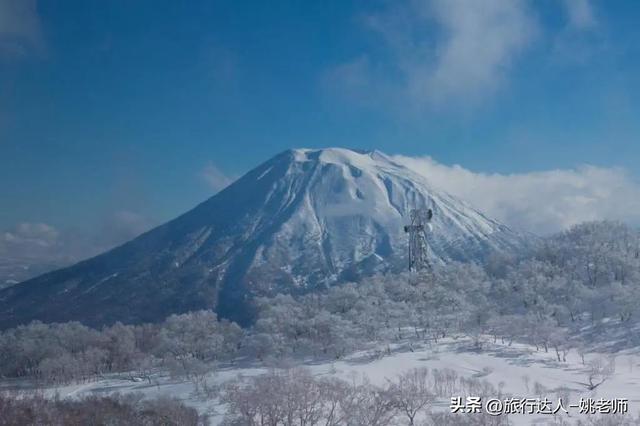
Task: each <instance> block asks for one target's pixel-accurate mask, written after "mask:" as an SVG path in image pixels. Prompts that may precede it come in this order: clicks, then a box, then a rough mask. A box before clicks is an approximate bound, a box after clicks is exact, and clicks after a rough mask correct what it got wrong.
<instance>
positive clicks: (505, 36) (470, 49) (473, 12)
mask: <svg viewBox="0 0 640 426" xmlns="http://www.w3.org/2000/svg"><path fill="white" fill-rule="evenodd" d="M429 6H430V9H431V11H432V16H433V18H434V19H435V21H436V22H437V24H438V26H439V27H440V30H441V33H440V35H439V37H438V44H437V47H436V48H435V52H434V53H435V57H434V62H433V63H432V64H431V63H423V62H418V63H412V64H410V66H409V67H408V68H407V70H406V72H407V77H408V82H409V88H410V90H411V92H412V94H414V95H416V96H419V97H420V98H428V99H431V100H432V101H435V102H438V103H440V102H444V101H446V100H447V99H448V98H449V97H456V98H463V99H465V98H466V99H468V98H469V97H472V98H478V97H482V96H484V95H486V94H490V93H492V92H494V91H495V90H496V89H497V88H498V87H499V86H500V85H501V84H503V82H504V81H505V79H506V78H507V73H508V71H509V68H510V66H511V65H512V63H513V61H514V60H515V58H516V57H517V56H518V55H519V54H520V52H521V51H522V50H523V49H524V48H525V47H526V46H527V45H528V44H529V43H530V42H531V40H532V39H533V35H534V33H535V24H534V21H533V20H532V18H531V16H530V15H531V13H530V11H529V10H528V7H527V3H526V2H525V1H522V0H508V1H506V0H487V1H482V2H478V1H468V0H435V1H431V2H430V4H429ZM427 16H428V15H427ZM425 23H426V22H425ZM419 47H420V48H421V49H425V48H429V46H428V45H424V46H419ZM409 54H410V53H409Z"/></svg>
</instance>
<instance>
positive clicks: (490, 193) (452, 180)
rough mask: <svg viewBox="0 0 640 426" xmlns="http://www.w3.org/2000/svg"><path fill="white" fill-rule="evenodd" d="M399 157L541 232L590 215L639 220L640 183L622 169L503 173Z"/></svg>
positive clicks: (504, 217) (513, 222) (496, 214)
mask: <svg viewBox="0 0 640 426" xmlns="http://www.w3.org/2000/svg"><path fill="white" fill-rule="evenodd" d="M394 158H395V159H396V160H397V161H399V162H400V163H402V164H404V165H405V166H407V167H409V168H410V169H412V170H414V171H416V172H418V173H421V174H423V175H424V176H426V177H427V179H428V180H429V181H430V182H431V183H432V184H433V185H434V187H436V188H442V189H444V190H445V191H447V192H449V193H450V194H452V195H454V196H457V197H459V198H461V199H463V200H465V201H467V202H469V203H470V204H472V205H474V206H475V207H477V208H479V209H480V210H481V211H483V212H485V213H486V214H487V215H488V216H490V217H492V218H495V219H497V220H500V221H502V222H503V223H505V224H507V225H509V226H512V227H515V228H518V229H523V230H527V231H530V232H533V233H535V234H538V235H545V234H549V233H553V232H556V231H559V230H562V229H565V228H567V227H570V226H572V225H575V224H578V223H580V222H584V221H590V220H601V219H611V220H621V221H624V222H627V223H631V224H640V184H639V183H638V182H636V181H634V180H633V178H632V177H631V176H630V175H629V174H628V173H627V172H625V171H624V170H623V169H619V168H604V167H595V166H582V167H579V168H577V169H566V170H549V171H543V172H533V173H522V174H510V175H503V174H487V173H478V172H473V171H470V170H468V169H465V168H463V167H461V166H458V165H454V166H447V165H443V164H440V163H438V162H436V161H434V160H433V159H431V158H429V157H423V158H412V157H405V156H395V157H394Z"/></svg>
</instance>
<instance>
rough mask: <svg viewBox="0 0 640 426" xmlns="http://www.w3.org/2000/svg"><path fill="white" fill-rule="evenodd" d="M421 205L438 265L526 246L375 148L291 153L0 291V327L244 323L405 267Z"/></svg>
mask: <svg viewBox="0 0 640 426" xmlns="http://www.w3.org/2000/svg"><path fill="white" fill-rule="evenodd" d="M423 207H428V208H432V209H433V211H434V217H433V226H434V231H433V233H432V235H431V239H430V251H431V254H432V260H433V261H434V262H446V261H448V260H451V259H455V260H478V259H482V258H484V257H486V256H487V255H489V254H490V253H493V252H496V251H497V252H512V251H514V250H517V249H519V248H520V247H521V246H522V245H523V243H524V241H525V238H524V237H523V236H521V235H520V234H518V233H515V232H513V231H511V230H510V229H509V228H507V227H506V226H504V225H502V224H500V223H498V222H496V221H494V220H492V219H489V218H487V217H486V216H484V215H483V214H482V213H480V212H479V211H477V210H475V209H474V208H472V207H471V206H469V205H467V204H466V203H464V202H463V201H460V200H458V199H456V198H455V197H453V196H451V195H449V194H447V193H445V192H444V191H441V190H439V189H437V188H433V187H432V186H431V185H430V184H429V182H428V181H427V179H426V178H425V177H424V176H422V175H420V174H418V173H415V172H413V171H411V170H410V169H408V168H407V167H404V166H402V165H401V164H398V163H396V162H394V161H393V160H392V159H391V158H390V157H388V156H386V155H385V154H383V153H381V152H379V151H371V152H363V151H353V150H348V149H342V148H328V149H295V150H289V151H285V152H283V153H281V154H279V155H277V156H275V157H274V158H272V159H271V160H268V161H267V162H265V163H263V164H262V165H260V166H258V167H256V168H255V169H253V170H251V171H250V172H248V173H247V174H246V175H244V176H243V177H242V178H240V179H238V180H237V181H236V182H234V183H233V184H231V185H230V186H229V187H227V188H226V189H224V190H223V191H221V192H220V193H218V194H216V195H215V196H213V197H211V198H210V199H208V200H207V201H205V202H203V203H202V204H200V205H198V206H197V207H196V208H194V209H193V210H191V211H189V212H187V213H185V214H184V215H182V216H180V217H178V218H176V219H174V220H172V221H170V222H168V223H166V224H164V225H162V226H159V227H157V228H155V229H152V230H151V231H149V232H147V233H145V234H143V235H141V236H139V237H138V238H136V239H134V240H132V241H130V242H128V243H126V244H124V245H122V246H120V247H117V248H115V249H113V250H111V251H109V252H107V253H105V254H102V255H100V256H97V257H94V258H92V259H89V260H86V261H84V262H80V263H79V264H77V265H74V266H72V267H69V268H66V269H62V270H58V271H54V272H52V273H49V274H45V275H43V276H40V277H37V278H34V279H32V280H29V281H26V282H24V283H21V284H19V285H16V286H13V287H11V288H8V289H5V290H3V291H0V325H1V326H2V327H3V328H4V327H7V326H11V325H15V324H17V323H22V322H24V321H28V320H31V319H41V320H44V321H63V320H64V321H66V320H72V319H75V320H80V321H83V322H86V323H88V324H94V325H96V324H103V323H111V322H114V321H123V322H141V321H157V320H160V319H162V318H164V317H165V316H166V315H168V314H170V313H174V312H184V311H187V310H194V309H203V308H204V309H215V310H216V311H217V312H218V313H219V314H220V315H222V316H224V317H227V318H231V319H234V320H239V321H241V322H243V321H244V322H247V321H250V310H251V309H250V306H251V299H252V298H253V297H255V296H261V295H273V294H275V293H278V292H285V293H299V292H306V291H312V290H314V289H316V288H322V287H325V286H328V285H333V284H335V283H338V282H342V281H349V280H358V279H359V278H360V277H362V276H366V275H370V274H373V273H377V272H387V271H401V270H404V269H406V266H407V258H406V257H407V256H406V254H407V235H406V234H405V233H404V230H403V226H404V225H405V224H407V223H408V220H409V219H408V217H409V212H410V211H411V209H413V208H423ZM70 300H73V301H74V303H73V304H72V306H69V301H70ZM125 301H126V303H125ZM63 307H64V309H63Z"/></svg>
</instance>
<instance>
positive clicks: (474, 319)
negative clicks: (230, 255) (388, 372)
mask: <svg viewBox="0 0 640 426" xmlns="http://www.w3.org/2000/svg"><path fill="white" fill-rule="evenodd" d="M639 311H640V233H639V232H638V231H636V230H634V229H631V228H629V227H627V226H625V225H622V224H619V223H612V222H598V223H587V224H583V225H579V226H576V227H574V228H572V229H570V230H568V231H566V232H563V233H561V234H559V235H556V236H553V237H550V238H547V239H544V240H541V241H540V243H539V244H538V246H537V248H536V249H535V250H533V251H532V252H531V253H528V254H527V255H523V256H520V257H513V258H509V257H504V256H503V257H493V258H491V259H489V260H488V261H487V262H486V264H484V265H478V264H472V263H449V264H447V265H446V266H442V267H437V268H435V269H434V270H433V271H432V272H430V273H424V274H409V273H407V274H400V275H381V276H374V277H371V278H367V279H365V280H363V281H362V282H359V283H347V284H344V285H339V286H335V287H331V288H328V289H325V290H323V291H319V292H313V293H309V294H306V295H302V296H295V297H294V296H291V295H277V296H275V297H272V298H261V299H258V300H256V312H257V315H256V318H257V319H256V321H255V323H254V324H253V326H252V327H250V328H248V329H242V328H240V327H239V326H238V325H236V324H234V323H230V322H228V321H225V320H219V319H218V318H217V317H216V315H215V314H214V313H212V312H206V311H200V312H191V313H186V314H181V315H173V316H171V317H169V318H167V319H166V320H165V321H164V322H163V323H161V324H143V325H123V324H119V323H118V324H115V325H112V326H110V327H105V328H103V329H101V330H95V329H91V328H88V327H85V326H83V325H81V324H79V323H65V324H43V323H39V322H34V323H31V324H29V325H24V326H20V327H17V328H14V329H10V330H6V331H4V332H2V333H0V377H3V378H20V379H31V380H35V381H37V382H41V383H43V384H62V383H71V382H78V381H88V380H95V379H97V378H100V377H103V376H104V375H106V374H113V373H118V374H119V375H120V376H121V377H126V378H130V379H131V380H149V381H151V377H152V375H153V373H154V372H157V371H169V372H171V374H172V375H173V376H176V377H181V378H186V379H189V380H192V381H193V382H194V383H195V384H196V387H197V388H198V389H199V390H200V391H202V392H205V393H207V392H212V393H213V392H215V393H216V394H219V395H222V396H221V398H223V399H224V400H225V401H226V403H227V404H228V405H229V406H230V407H231V411H230V413H231V414H230V417H229V418H230V419H233V418H236V419H240V420H238V422H239V423H235V424H254V423H251V422H248V420H247V419H246V418H245V419H244V420H242V419H243V417H242V416H258V415H259V410H260V409H261V408H260V406H259V404H267V405H269V404H275V403H276V402H277V401H275V400H270V401H264V398H263V399H260V398H258V397H257V395H260V394H262V395H274V393H273V392H270V391H268V390H266V391H260V390H259V389H261V387H264V386H267V387H268V386H276V385H278V386H281V387H282V386H284V388H286V386H285V385H283V383H284V384H286V383H289V382H288V381H291V380H293V379H291V377H290V376H287V375H284V376H282V375H278V374H276V373H274V374H273V375H272V376H271V378H270V379H269V378H268V377H267V378H265V379H264V380H265V381H264V382H261V381H259V380H257V379H253V380H252V381H251V380H250V381H246V380H245V381H242V380H239V381H235V382H233V383H230V384H229V385H228V386H227V387H226V388H225V389H222V390H220V389H209V388H208V385H207V382H206V379H205V376H206V375H207V374H210V373H211V372H212V371H215V368H216V366H217V365H220V364H233V363H236V362H238V361H239V360H249V361H251V362H257V363H261V362H268V363H272V364H270V365H273V363H274V362H276V363H277V362H282V361H283V360H285V359H294V358H298V359H300V358H302V357H306V358H308V357H312V358H315V359H340V358H342V357H344V356H346V355H347V354H349V353H352V352H353V351H355V350H361V349H365V350H368V351H370V353H372V354H374V355H376V356H384V355H385V354H386V353H388V352H390V351H391V350H392V347H398V346H402V347H403V348H404V349H407V350H412V348H413V346H414V345H422V344H429V345H437V344H438V343H439V341H440V340H441V339H442V338H444V337H449V336H454V337H456V336H467V337H468V338H469V339H468V340H469V341H470V342H471V345H472V349H474V350H482V348H483V345H484V344H485V343H486V342H487V341H488V340H500V341H501V342H504V343H505V344H511V343H512V342H514V341H517V342H522V343H527V344H530V345H533V346H535V347H536V348H537V349H538V350H540V351H546V352H549V353H552V354H553V356H554V357H555V358H557V361H558V362H563V361H564V360H565V358H566V356H567V354H568V353H569V352H570V351H576V352H578V353H583V352H584V351H586V350H588V349H587V348H588V347H589V345H593V344H594V343H597V342H598V341H606V340H607V338H608V335H609V334H608V332H607V330H608V327H617V329H618V330H623V332H624V331H625V330H626V335H624V340H625V344H628V345H634V346H637V345H639V344H640V341H637V339H638V338H637V337H635V334H634V333H632V332H631V330H632V326H633V324H635V323H636V322H637V321H638V319H639V313H640V312H639ZM634 339H635V340H634ZM441 373H442V372H440V373H437V372H436V374H441ZM287 374H295V375H296V378H295V380H297V381H306V382H307V384H308V388H309V389H316V392H317V394H318V395H321V394H322V395H325V396H327V395H329V396H327V398H329V399H323V400H322V401H320V400H318V401H319V402H318V404H320V405H321V406H322V407H324V408H322V410H327V409H330V407H333V408H334V409H338V408H339V406H338V405H335V406H334V405H331V404H337V402H336V401H334V400H332V399H331V398H333V396H331V395H334V394H335V395H343V397H345V398H347V399H346V400H344V401H352V400H354V399H358V398H364V400H367V398H378V397H379V398H382V397H383V396H384V395H386V397H391V396H390V395H395V396H393V398H395V399H393V401H394V402H393V404H391V403H389V404H391V405H389V406H388V408H389V410H390V411H389V413H391V412H393V413H394V414H393V416H398V415H400V414H399V413H401V411H398V410H400V409H399V408H398V407H399V406H402V403H401V402H398V400H397V398H398V396H397V395H398V394H402V389H401V386H402V383H405V384H406V385H408V383H409V382H406V380H409V379H411V378H405V379H402V378H401V377H399V378H397V380H405V382H398V383H396V384H395V385H393V383H390V384H389V386H387V387H386V388H385V390H384V392H383V390H381V389H378V388H376V387H372V386H370V385H368V384H364V383H360V384H356V383H355V382H353V381H352V382H346V381H345V382H342V381H319V382H318V381H317V380H316V379H312V378H310V377H307V376H305V373H304V372H301V371H296V372H294V373H287ZM412 374H414V375H419V374H424V377H423V379H424V380H427V379H426V378H427V377H429V380H430V382H429V386H430V389H433V388H434V386H436V387H437V385H438V383H439V382H437V380H436V382H434V381H433V380H434V377H433V375H427V373H426V372H422V373H421V372H418V371H414V372H412ZM437 377H438V376H436V377H435V379H437ZM417 379H418V376H414V377H413V379H412V380H414V382H415V380H417ZM440 380H444V379H440ZM456 380H457V381H456V386H462V387H464V386H471V385H473V386H482V384H481V383H476V384H469V383H467V384H465V383H462V382H460V380H459V379H458V378H456ZM454 381H455V380H454ZM425 383H426V382H425ZM289 384H290V385H291V386H293V384H291V383H289ZM595 384H596V382H594V385H595ZM422 385H424V383H423V384H422ZM287 386H288V385H287ZM393 386H396V387H395V388H393ZM413 386H421V384H420V383H413ZM486 386H488V385H486ZM392 388H393V389H395V390H394V391H393V392H392V391H391V389H392ZM327 389H331V390H332V391H331V392H329V393H328V394H327V393H326V392H327ZM492 391H495V389H492ZM252 392H253V393H252ZM256 392H257V393H256ZM281 392H285V391H284V390H281ZM425 392H426V391H425ZM425 392H423V393H421V394H424V395H425V397H427V396H428V397H432V396H433V394H434V391H433V390H429V391H428V392H426V393H425ZM445 393H446V392H445ZM494 393H495V392H494ZM435 394H437V392H435ZM251 395H254V396H255V398H254V397H252V396H251ZM335 395H334V396H335ZM345 395H347V396H348V397H347V396H345ZM318 398H319V397H318ZM247 401H250V405H251V404H253V405H251V406H242V404H249V402H247ZM260 401H262V402H260ZM342 403H344V404H346V403H347V402H341V403H340V404H342ZM256 404H257V405H256ZM327 404H329V405H327ZM398 404H400V405H398ZM383 405H384V404H383ZM376 406H378V405H376ZM328 407H329V408H328ZM307 408H309V407H307ZM266 409H267V408H265V410H266ZM319 409H320V408H319ZM353 409H355V408H353ZM247 410H248V411H247ZM256 410H258V411H256ZM349 410H352V409H351V408H349V409H348V410H346V409H343V413H346V412H347V411H349ZM332 412H333V411H332ZM389 413H387V414H389ZM383 414H384V413H380V415H381V416H382V415H383ZM335 415H338V414H337V412H336V413H335ZM344 415H346V414H344ZM234 416H235V417H234ZM383 417H384V416H383ZM243 421H245V422H244V423H243ZM443 421H444V420H443ZM255 424H261V423H255ZM269 424H271V423H269ZM274 424H281V423H274ZM282 424H286V423H282ZM305 424H306V423H305ZM309 424H312V423H309ZM323 424H324V423H323ZM327 424H332V423H327ZM335 424H340V422H338V423H335ZM354 424H355V423H354ZM370 424H374V423H370ZM380 424H390V423H384V422H383V423H380Z"/></svg>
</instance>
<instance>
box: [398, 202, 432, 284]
mask: <svg viewBox="0 0 640 426" xmlns="http://www.w3.org/2000/svg"><path fill="white" fill-rule="evenodd" d="M410 218H411V224H410V225H405V227H404V232H406V233H407V234H409V270H410V271H414V272H417V271H422V270H425V269H427V270H431V263H430V262H429V253H428V245H427V233H428V232H430V231H431V218H433V210H431V209H413V210H411V213H410Z"/></svg>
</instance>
